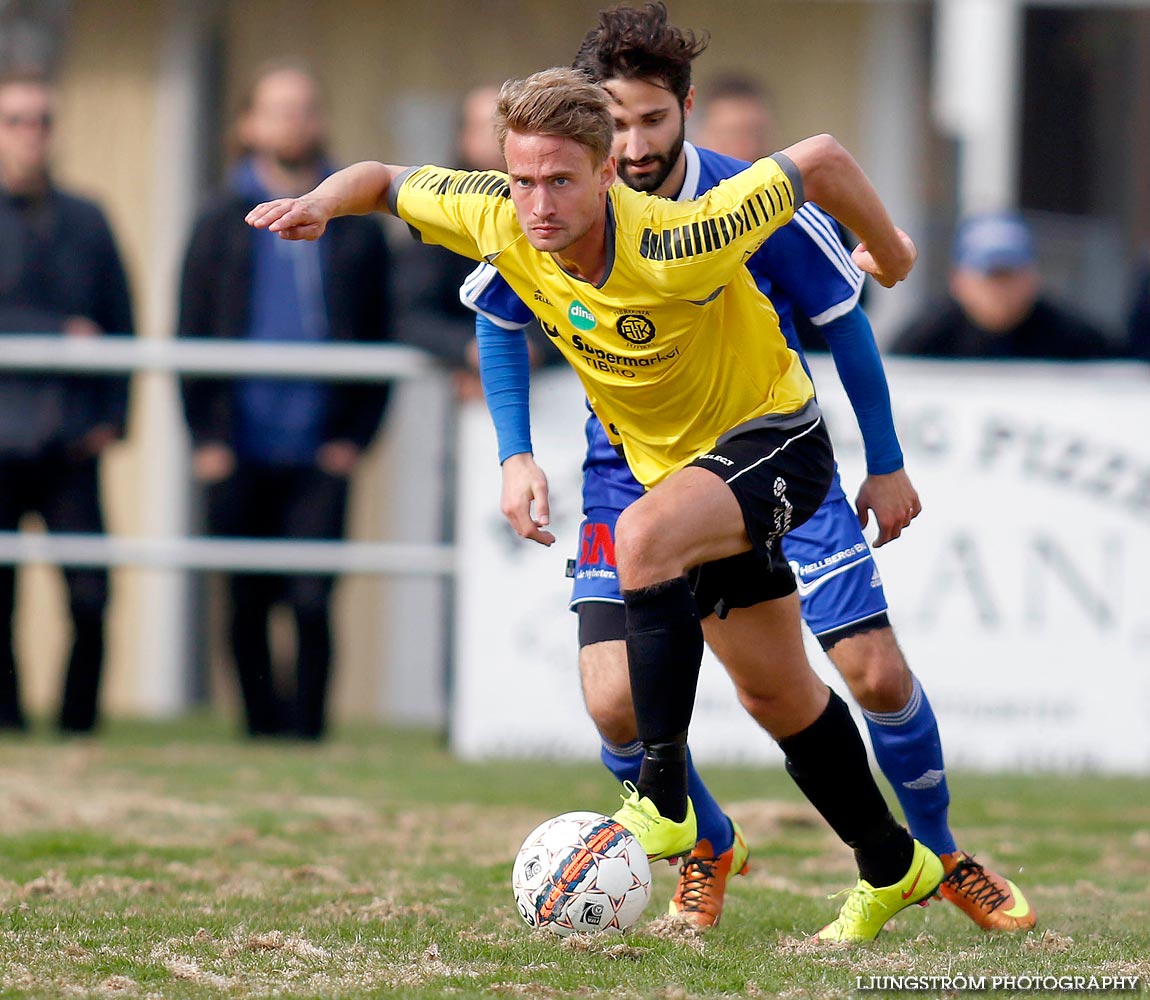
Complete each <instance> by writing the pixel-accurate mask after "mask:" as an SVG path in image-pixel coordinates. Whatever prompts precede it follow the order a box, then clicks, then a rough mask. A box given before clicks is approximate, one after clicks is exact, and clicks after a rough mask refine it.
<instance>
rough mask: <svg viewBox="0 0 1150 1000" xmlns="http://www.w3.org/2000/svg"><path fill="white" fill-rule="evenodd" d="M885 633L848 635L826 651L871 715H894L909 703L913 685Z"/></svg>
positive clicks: (895, 646)
mask: <svg viewBox="0 0 1150 1000" xmlns="http://www.w3.org/2000/svg"><path fill="white" fill-rule="evenodd" d="M883 633H887V634H883ZM889 633H890V630H889V629H884V630H882V631H881V632H864V633H862V634H860V635H855V636H850V637H849V638H846V639H843V640H842V641H840V642H838V643H836V644H835V645H834V646H833V647H832V648H831V650H830V658H831V660H832V661H833V662H834V665H835V667H837V668H838V671H839V673H840V674H842V678H843V680H844V681H846V683H847V687H849V688H850V691H851V695H852V696H853V697H854V699H855V701H857V702H858V703H859V705H861V706H862V707H863V708H865V709H867V710H868V711H871V712H897V711H898V710H899V709H900V708H902V707H903V706H904V705H905V704H906V703H907V701H908V700H909V698H910V696H911V691H912V689H913V686H914V679H913V677H912V676H911V673H910V669H909V668H908V667H907V665H906V661H905V660H904V659H903V657H902V654H901V653H900V652H899V648H898V645H897V644H896V643H895V642H894V636H893V635H891V634H889Z"/></svg>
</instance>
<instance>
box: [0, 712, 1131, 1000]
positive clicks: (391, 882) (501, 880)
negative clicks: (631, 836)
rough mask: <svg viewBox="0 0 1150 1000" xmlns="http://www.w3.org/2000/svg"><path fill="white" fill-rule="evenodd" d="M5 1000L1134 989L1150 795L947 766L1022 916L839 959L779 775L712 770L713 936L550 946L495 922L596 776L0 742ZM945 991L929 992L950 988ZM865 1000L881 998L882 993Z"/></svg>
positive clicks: (796, 812)
mask: <svg viewBox="0 0 1150 1000" xmlns="http://www.w3.org/2000/svg"><path fill="white" fill-rule="evenodd" d="M0 759H2V761H3V766H2V767H0V795H2V803H3V804H2V807H0V858H2V868H0V898H2V902H3V908H2V917H0V996H2V997H109V996H117V997H172V998H199V997H229V998H247V997H265V996H277V997H309V998H311V997H322V998H327V997H370V996H405V997H442V996H451V997H463V998H466V997H488V998H490V997H504V996H512V997H569V996H575V997H657V998H662V1000H673V998H687V997H717V996H731V997H747V996H751V997H767V996H780V997H794V998H799V997H834V996H847V995H851V994H856V992H857V991H856V983H857V977H862V979H863V982H864V984H865V983H868V982H870V977H871V976H885V975H902V976H907V975H915V976H923V977H925V976H951V977H957V976H959V975H964V976H967V977H973V978H974V979H975V981H976V982H977V981H978V978H979V977H985V985H986V987H987V988H986V989H985V990H984V991H982V993H981V994H980V995H986V996H996V995H1011V994H1018V993H1021V992H1024V991H1023V990H1020V989H1018V988H1017V987H1016V988H1015V989H1014V990H1008V989H998V990H992V989H991V988H990V987H991V984H992V981H993V980H992V977H994V976H1019V977H1021V976H1036V977H1044V976H1066V975H1071V976H1073V975H1083V976H1091V975H1094V976H1097V977H1101V976H1104V975H1110V976H1140V977H1141V982H1142V988H1143V989H1145V985H1146V983H1148V982H1150V788H1148V782H1147V781H1145V780H1135V779H1103V778H1095V777H1074V778H1057V777H1048V776H1043V777H997V776H982V775H965V774H956V775H952V777H951V788H952V795H953V798H954V807H953V811H952V818H953V821H954V824H955V827H956V829H957V830H958V832H959V833H960V836H961V841H962V843H963V845H964V846H966V848H967V849H968V850H972V851H977V852H979V853H980V855H981V856H983V857H984V858H985V859H986V860H987V861H988V862H991V863H993V865H994V866H996V867H998V868H999V869H1000V870H1002V871H1004V872H1007V873H1009V874H1011V876H1012V877H1014V878H1015V879H1016V880H1017V881H1018V882H1019V883H1020V884H1021V885H1023V886H1024V887H1025V889H1026V891H1027V893H1028V895H1029V897H1030V899H1031V901H1032V902H1033V903H1034V905H1035V907H1036V909H1037V910H1038V913H1039V927H1038V930H1036V931H1035V932H1032V933H1031V934H1030V935H1028V936H1024V937H1023V936H999V937H992V936H988V935H986V934H984V933H982V932H981V931H979V930H978V928H976V927H975V926H974V925H973V924H971V923H970V922H969V921H967V919H966V918H965V917H963V916H962V914H960V913H959V912H958V910H956V909H955V908H953V907H951V906H949V905H947V904H945V903H941V902H935V903H933V904H932V905H931V906H929V907H927V908H925V909H920V908H918V907H913V908H912V909H911V910H910V911H908V912H906V913H905V914H903V915H900V917H899V918H897V920H895V921H893V922H892V923H891V924H889V925H888V927H887V930H886V931H885V932H884V934H883V935H882V936H881V937H880V939H879V940H878V941H877V942H875V943H874V944H871V945H866V946H860V947H855V948H818V947H812V945H811V944H810V943H809V942H808V941H806V940H805V937H806V935H807V934H809V933H810V932H812V931H814V930H815V929H817V928H818V927H820V926H821V925H822V923H824V922H825V921H826V920H828V919H830V917H831V916H833V914H834V912H835V911H836V908H837V905H838V904H837V902H834V901H830V900H828V899H827V898H826V896H827V894H828V893H830V892H834V891H835V890H837V889H840V888H843V887H846V886H847V885H849V884H850V883H851V881H852V868H851V858H850V855H849V853H848V852H847V851H846V850H845V849H844V848H843V847H841V846H840V845H838V844H837V842H836V841H834V839H833V838H832V837H831V836H830V835H829V833H827V832H826V831H825V830H824V828H823V827H822V826H821V823H820V821H819V820H818V818H817V817H815V816H814V814H813V813H812V812H811V811H810V809H809V807H807V806H806V805H805V803H804V802H803V800H802V799H801V798H800V796H799V795H798V794H797V793H796V791H795V789H794V788H793V787H792V786H791V784H790V782H789V779H788V778H787V777H786V775H785V774H784V773H783V772H781V771H776V770H765V771H764V770H738V769H719V770H713V769H712V770H709V772H708V773H709V777H710V778H711V779H712V784H713V787H714V788H715V791H716V792H717V793H718V794H719V795H720V797H721V799H722V800H723V801H724V802H727V803H730V809H731V812H732V814H733V815H735V816H736V818H738V819H739V820H740V822H742V824H743V826H744V828H745V830H746V832H747V835H748V839H749V840H750V843H751V847H752V852H753V854H752V860H753V863H754V865H755V867H754V869H753V870H752V872H751V873H750V874H749V875H747V876H745V877H743V878H739V879H736V880H735V881H734V883H733V886H732V889H731V892H730V895H729V903H728V909H727V912H726V915H725V917H724V922H723V925H722V926H721V927H720V928H718V929H716V930H715V931H713V932H711V933H709V934H708V935H706V936H705V937H701V936H696V935H693V934H690V933H687V932H685V931H684V930H683V928H682V927H681V926H679V925H676V924H673V923H671V922H669V921H667V920H663V919H659V915H660V914H661V913H662V912H664V910H665V907H666V904H667V900H668V898H669V896H670V894H671V892H672V891H673V887H674V873H673V870H672V869H671V868H669V867H668V866H665V865H661V864H660V865H658V866H657V868H656V872H655V888H654V896H653V899H652V903H651V906H650V908H649V909H648V911H647V914H645V916H644V918H643V920H642V921H641V922H640V924H639V925H638V927H637V928H636V930H635V932H633V933H630V934H628V935H627V936H626V937H625V938H622V939H620V938H581V939H572V940H569V941H566V942H564V941H561V940H560V939H558V938H555V937H553V936H551V935H550V934H546V933H544V932H535V933H532V932H531V931H529V930H528V928H527V927H526V926H525V925H524V924H523V923H522V921H521V920H520V918H519V916H518V914H517V913H516V912H515V908H514V905H513V903H512V899H511V892H510V867H511V861H512V859H513V857H514V854H515V851H516V849H517V848H518V846H519V843H520V841H521V840H522V838H523V837H524V836H525V834H526V833H527V832H528V831H529V830H530V829H531V828H532V827H533V826H534V825H535V824H536V823H537V822H539V821H541V820H542V819H545V818H546V817H548V816H551V815H554V814H556V813H560V812H565V811H567V810H569V809H575V808H595V809H601V810H604V811H608V810H610V809H611V808H612V807H613V801H612V800H613V798H614V794H615V792H614V788H613V787H612V785H611V784H610V782H609V780H608V778H607V776H606V774H605V772H601V770H600V769H599V768H598V767H597V766H593V765H589V764H588V765H578V766H556V765H552V764H525V763H515V762H495V763H485V764H461V763H459V762H457V761H455V760H454V759H452V758H451V756H450V755H449V754H447V753H446V752H445V751H444V749H443V748H442V746H441V744H440V742H439V740H438V739H437V738H436V737H435V736H433V735H431V734H428V733H424V732H415V733H412V732H397V731H382V730H377V729H369V728H358V729H345V730H341V731H340V733H339V734H338V736H337V738H336V739H334V740H333V741H332V742H331V743H329V744H326V745H321V746H318V747H306V746H297V745H294V744H284V745H280V744H256V745H250V744H245V743H240V742H238V741H237V740H236V739H235V738H234V737H233V736H232V734H231V730H230V729H227V728H225V726H224V724H223V723H221V722H218V721H209V720H190V721H186V722H181V723H178V724H171V725H143V724H126V723H118V724H117V723H113V724H111V725H109V726H108V729H107V732H106V733H105V735H104V736H103V737H101V738H100V739H99V740H96V741H81V742H63V743H62V742H56V741H52V740H50V739H47V738H43V737H32V738H31V739H27V740H20V739H13V738H10V737H9V738H6V739H4V740H3V741H2V742H0ZM942 993H943V991H942V990H941V989H939V988H935V989H933V990H926V991H922V992H921V995H934V996H938V995H942ZM857 995H860V996H861V995H871V996H875V995H886V994H885V992H882V991H880V992H878V993H870V994H863V993H858V994H857Z"/></svg>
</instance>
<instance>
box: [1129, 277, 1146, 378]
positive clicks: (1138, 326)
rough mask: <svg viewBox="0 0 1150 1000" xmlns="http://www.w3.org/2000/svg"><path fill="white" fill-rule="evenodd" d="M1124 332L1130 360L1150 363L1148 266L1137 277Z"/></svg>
mask: <svg viewBox="0 0 1150 1000" xmlns="http://www.w3.org/2000/svg"><path fill="white" fill-rule="evenodd" d="M1126 332H1127V340H1126V350H1127V354H1128V355H1129V356H1130V357H1132V358H1139V359H1140V360H1142V361H1150V265H1148V266H1147V267H1146V268H1145V269H1144V270H1143V271H1142V273H1141V275H1140V277H1139V280H1138V287H1137V288H1136V289H1135V293H1134V302H1133V303H1132V304H1131V307H1130V321H1129V325H1128V326H1127V330H1126Z"/></svg>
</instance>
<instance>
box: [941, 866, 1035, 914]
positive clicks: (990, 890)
mask: <svg viewBox="0 0 1150 1000" xmlns="http://www.w3.org/2000/svg"><path fill="white" fill-rule="evenodd" d="M941 860H942V867H943V870H944V871H945V872H946V878H944V879H943V880H942V885H941V886H939V890H938V892H939V895H940V896H942V898H943V899H949V900H950V901H951V902H952V903H954V905H955V906H957V907H958V908H959V909H960V910H962V912H963V913H965V914H966V915H967V916H968V917H970V919H971V920H973V921H974V922H975V923H976V924H978V926H979V927H981V928H983V929H984V930H988V931H1028V930H1030V928H1031V927H1033V926H1034V924H1035V921H1036V917H1035V915H1034V910H1033V909H1032V908H1031V906H1030V904H1029V903H1028V902H1027V901H1026V897H1025V896H1024V895H1022V892H1021V890H1020V889H1019V888H1018V886H1016V885H1015V884H1014V883H1013V882H1011V881H1010V879H1006V878H1003V877H1002V876H1001V875H997V874H995V873H994V872H992V871H989V870H988V869H986V868H984V867H983V866H982V865H981V864H980V863H979V862H977V861H975V860H974V858H973V857H971V856H970V855H969V854H967V853H966V852H965V851H955V852H953V853H952V854H943V855H942V856H941Z"/></svg>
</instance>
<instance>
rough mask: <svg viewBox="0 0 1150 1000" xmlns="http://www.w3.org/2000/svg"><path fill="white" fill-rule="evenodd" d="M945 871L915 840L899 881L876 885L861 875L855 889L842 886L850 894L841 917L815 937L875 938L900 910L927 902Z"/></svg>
mask: <svg viewBox="0 0 1150 1000" xmlns="http://www.w3.org/2000/svg"><path fill="white" fill-rule="evenodd" d="M943 875H944V872H943V868H942V862H941V861H939V859H938V857H937V856H936V855H935V854H934V853H933V852H932V851H929V850H927V848H925V847H923V845H922V844H920V843H919V842H918V841H917V840H916V841H915V842H914V854H913V855H912V856H911V860H910V868H909V869H908V870H907V873H906V875H904V876H903V878H902V879H901V880H900V881H898V882H896V883H895V884H894V885H888V886H881V887H879V888H875V887H874V886H873V885H871V884H870V883H869V882H867V881H866V880H865V879H861V878H860V879H859V880H858V884H857V885H856V886H855V887H854V888H853V889H845V890H843V891H844V892H846V893H848V895H847V900H846V902H845V903H843V907H842V909H841V910H839V915H838V917H837V918H835V919H834V920H832V921H831V922H830V923H829V924H827V925H826V927H824V928H823V929H822V930H821V931H819V932H818V934H816V935H815V940H816V941H873V940H874V939H875V938H876V937H878V932H879V931H881V930H882V928H883V925H884V924H885V923H886V922H887V921H888V920H890V918H891V917H893V916H894V915H895V914H896V913H898V912H899V911H900V910H905V909H906V908H907V907H908V906H911V905H912V904H914V903H921V904H922V905H923V906H925V905H926V900H927V898H928V897H929V896H931V895H933V893H934V892H935V890H936V889H937V888H938V886H939V883H940V882H942V878H943ZM837 895H842V893H838V894H837ZM831 898H832V899H833V898H834V897H831Z"/></svg>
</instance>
